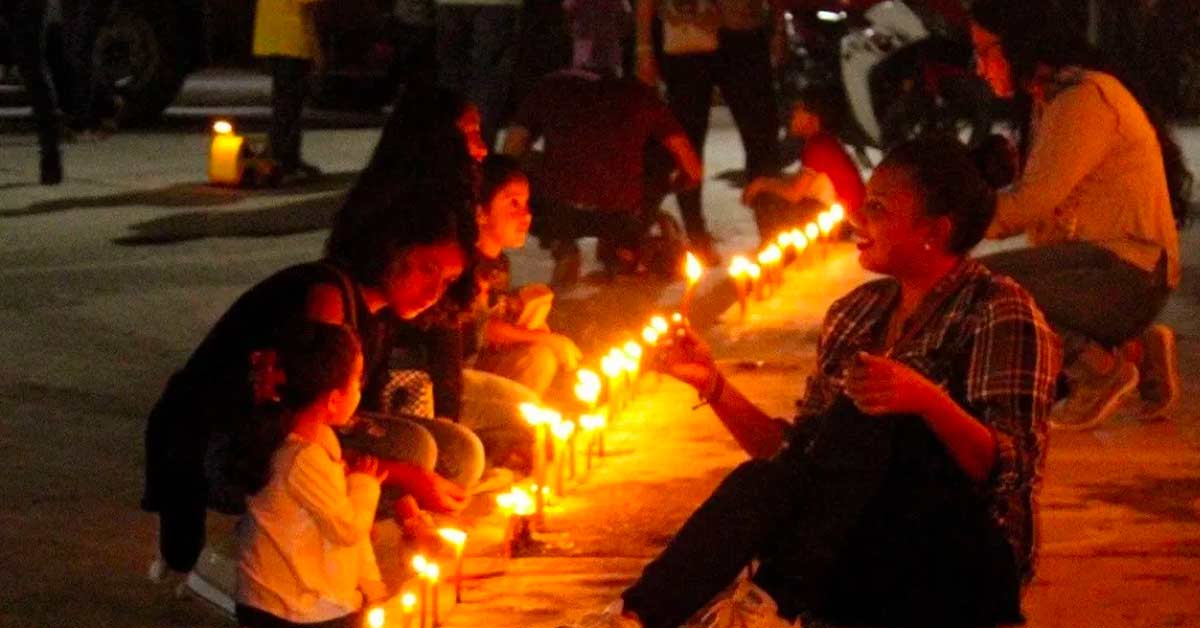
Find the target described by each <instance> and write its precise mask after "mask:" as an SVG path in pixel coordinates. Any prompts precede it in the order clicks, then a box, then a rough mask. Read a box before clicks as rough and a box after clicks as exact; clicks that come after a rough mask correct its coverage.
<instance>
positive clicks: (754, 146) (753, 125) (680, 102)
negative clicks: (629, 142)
mask: <svg viewBox="0 0 1200 628" xmlns="http://www.w3.org/2000/svg"><path fill="white" fill-rule="evenodd" d="M767 14H769V15H771V16H772V17H771V19H770V20H769V21H767V20H764V17H763V16H764V15H767ZM656 17H657V18H658V19H659V20H660V21H661V24H662V37H661V44H662V45H661V48H656V46H655V41H656V38H655V28H656V21H655V18H656ZM776 21H777V19H776V15H775V11H774V10H773V9H771V7H770V5H769V4H768V3H766V2H764V1H763V0H637V20H636V22H637V55H636V66H637V76H638V78H639V79H641V80H642V82H644V83H646V84H647V85H650V86H655V85H657V83H658V77H659V69H660V68H661V70H662V78H663V81H664V82H665V83H666V86H667V102H668V104H669V105H670V106H671V110H672V111H673V112H674V113H675V117H676V118H678V119H679V123H680V124H682V125H683V128H684V130H685V131H686V132H687V136H688V139H689V140H691V143H692V146H694V147H695V148H696V152H697V153H699V154H700V155H701V157H702V158H703V155H704V140H705V137H706V136H707V135H708V114H709V108H710V107H711V105H712V91H713V86H714V85H715V86H717V87H719V88H720V89H721V96H722V98H724V100H725V102H726V103H728V104H729V111H730V113H732V114H733V120H734V123H735V124H736V125H737V129H738V134H739V135H740V136H741V138H742V146H743V147H744V148H745V150H746V174H747V178H748V179H749V180H753V179H754V178H756V177H761V176H770V175H773V174H776V172H777V171H778V159H779V157H778V152H779V147H778V144H779V141H778V129H779V123H778V119H777V118H778V113H777V112H776V110H775V89H774V86H773V85H774V83H773V80H772V77H771V49H770V47H771V45H775V46H778V45H780V44H781V41H782V40H779V39H774V38H777V37H779V34H780V31H779V29H778V28H776ZM768 29H773V30H768ZM772 33H774V34H772ZM769 37H770V38H773V41H772V43H771V44H770V45H769V44H768V38H769ZM656 50H661V57H658V58H657V60H656V57H655V52H656ZM676 198H677V199H678V201H679V210H680V213H681V214H682V216H683V223H684V228H685V229H686V230H687V234H688V239H689V240H690V241H691V249H692V251H694V252H695V253H696V254H697V255H700V256H701V257H702V258H703V259H704V261H705V262H706V263H708V264H710V265H712V264H716V263H718V262H719V261H720V257H719V256H718V255H717V252H716V248H715V247H714V246H713V239H712V235H711V234H710V233H709V231H708V227H707V225H706V224H705V220H704V211H703V205H702V202H701V201H702V199H701V189H700V188H696V189H694V190H688V191H686V192H680V193H679V194H677V195H676Z"/></svg>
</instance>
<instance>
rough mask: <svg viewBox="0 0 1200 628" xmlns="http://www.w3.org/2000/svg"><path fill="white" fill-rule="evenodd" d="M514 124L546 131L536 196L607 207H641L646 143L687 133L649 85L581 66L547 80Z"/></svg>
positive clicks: (629, 209) (537, 132)
mask: <svg viewBox="0 0 1200 628" xmlns="http://www.w3.org/2000/svg"><path fill="white" fill-rule="evenodd" d="M513 123H514V124H516V125H518V126H522V127H525V128H526V129H529V132H530V134H531V135H532V137H533V138H537V137H543V138H545V149H546V150H545V159H544V160H543V162H542V166H541V167H540V169H539V170H538V171H537V172H534V173H532V175H533V176H532V179H533V183H534V190H533V192H534V195H535V196H538V197H541V198H546V199H550V200H554V201H558V202H563V203H571V204H574V205H579V206H582V207H589V208H594V209H598V210H602V211H623V212H632V211H637V210H639V209H640V208H641V206H642V178H643V176H644V169H645V165H644V157H643V156H644V152H645V149H646V142H647V141H649V140H651V139H655V140H658V141H662V140H663V139H665V138H666V137H668V136H670V135H674V134H677V133H678V134H682V133H683V129H682V128H681V127H680V126H679V123H678V122H677V121H676V120H675V117H674V116H673V115H671V112H670V110H668V109H667V106H666V104H664V103H663V102H662V101H661V100H660V99H659V98H658V95H657V94H656V93H655V92H654V91H653V90H651V89H650V88H649V87H647V86H645V85H643V84H641V83H639V82H638V81H636V80H634V79H633V78H611V77H600V76H598V75H595V74H591V73H588V72H583V71H578V70H567V71H562V72H556V73H554V74H551V75H549V76H547V77H546V78H544V79H542V80H541V82H540V83H538V85H537V86H536V87H535V88H534V90H533V92H531V93H530V94H529V96H528V97H527V98H526V99H525V101H524V102H522V103H521V107H520V108H519V109H518V111H517V115H516V117H515V118H514V120H513Z"/></svg>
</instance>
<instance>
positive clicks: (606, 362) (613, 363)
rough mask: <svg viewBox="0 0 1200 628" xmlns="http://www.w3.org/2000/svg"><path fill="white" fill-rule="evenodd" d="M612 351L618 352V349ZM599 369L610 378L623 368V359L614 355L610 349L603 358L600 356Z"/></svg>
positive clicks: (618, 373) (619, 372)
mask: <svg viewBox="0 0 1200 628" xmlns="http://www.w3.org/2000/svg"><path fill="white" fill-rule="evenodd" d="M613 351H618V352H619V351H620V349H613ZM600 370H601V371H603V372H604V374H605V375H607V376H608V378H609V379H612V378H614V377H616V376H618V375H620V374H621V371H623V370H624V361H623V360H622V359H621V357H620V356H619V355H614V354H613V353H612V351H610V352H608V354H607V355H605V356H604V357H603V358H600Z"/></svg>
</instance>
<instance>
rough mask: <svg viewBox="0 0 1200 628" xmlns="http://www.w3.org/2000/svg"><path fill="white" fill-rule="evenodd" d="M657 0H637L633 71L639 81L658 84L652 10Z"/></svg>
mask: <svg viewBox="0 0 1200 628" xmlns="http://www.w3.org/2000/svg"><path fill="white" fill-rule="evenodd" d="M656 1H657V0H637V7H636V13H635V15H634V18H635V27H636V36H637V48H636V54H635V55H634V62H635V64H636V66H635V70H634V71H635V73H636V74H637V78H638V80H639V81H641V82H643V83H645V84H647V85H649V86H651V87H657V86H658V63H657V62H656V61H655V59H654V12H655V9H656V5H655V3H656Z"/></svg>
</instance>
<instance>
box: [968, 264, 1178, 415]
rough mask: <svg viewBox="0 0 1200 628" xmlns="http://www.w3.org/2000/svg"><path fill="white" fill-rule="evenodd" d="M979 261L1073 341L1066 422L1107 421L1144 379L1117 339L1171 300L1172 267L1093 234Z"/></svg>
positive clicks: (1062, 410)
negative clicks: (1168, 272) (1123, 254)
mask: <svg viewBox="0 0 1200 628" xmlns="http://www.w3.org/2000/svg"><path fill="white" fill-rule="evenodd" d="M980 261H981V262H982V263H983V264H984V265H985V266H987V267H988V268H990V269H991V270H992V271H993V272H997V273H999V274H1004V275H1008V276H1009V277H1012V278H1013V279H1014V280H1016V281H1017V282H1018V283H1020V284H1021V285H1022V286H1023V287H1024V288H1025V289H1026V290H1028V291H1029V292H1030V294H1032V295H1033V298H1034V301H1036V302H1037V304H1038V306H1039V307H1040V308H1041V309H1042V312H1043V313H1044V314H1045V316H1046V320H1047V321H1048V322H1050V324H1051V325H1053V326H1054V327H1055V328H1057V329H1059V330H1060V332H1061V333H1062V334H1063V336H1064V340H1065V341H1066V345H1067V351H1066V367H1065V368H1064V373H1065V374H1066V375H1067V379H1068V382H1069V385H1070V393H1069V395H1068V397H1067V400H1066V402H1065V403H1063V404H1061V405H1060V406H1058V407H1056V408H1055V410H1054V414H1053V415H1052V417H1051V420H1052V422H1053V423H1054V424H1055V425H1057V426H1059V427H1070V428H1073V429H1087V428H1091V427H1094V426H1096V425H1099V424H1101V423H1103V422H1104V421H1106V420H1107V419H1108V418H1109V417H1110V416H1112V414H1113V412H1115V411H1116V409H1117V407H1118V405H1119V402H1120V401H1121V399H1122V398H1123V397H1124V396H1125V395H1127V394H1129V393H1130V392H1132V391H1133V390H1134V389H1135V387H1136V386H1137V385H1138V379H1139V375H1138V370H1137V368H1136V366H1134V365H1133V364H1131V363H1129V362H1127V361H1125V360H1123V359H1122V357H1121V355H1120V354H1119V353H1117V352H1114V351H1113V348H1114V347H1117V346H1119V345H1121V344H1122V343H1124V342H1126V341H1128V340H1130V339H1131V338H1134V337H1136V336H1138V335H1139V334H1141V333H1142V332H1143V331H1145V330H1146V329H1147V327H1148V326H1149V325H1150V323H1151V322H1152V321H1153V320H1154V318H1155V317H1156V316H1157V315H1158V313H1159V311H1161V309H1162V307H1163V306H1164V305H1165V304H1166V300H1167V297H1168V295H1169V294H1170V290H1169V289H1168V288H1167V286H1166V281H1165V271H1164V270H1163V269H1162V268H1161V266H1162V265H1161V264H1160V269H1158V272H1154V273H1148V272H1146V271H1144V270H1142V269H1140V268H1138V267H1136V266H1133V265H1132V264H1130V263H1128V262H1126V261H1124V260H1122V259H1121V258H1120V257H1118V256H1117V255H1116V254H1115V253H1113V252H1111V251H1109V250H1107V249H1104V248H1101V247H1099V246H1096V245H1094V244H1090V243H1087V242H1068V243H1063V244H1056V245H1050V246H1044V247H1035V248H1030V249H1020V250H1016V251H1006V252H1004V253H998V254H995V255H989V256H986V257H983V258H981V259H980Z"/></svg>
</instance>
